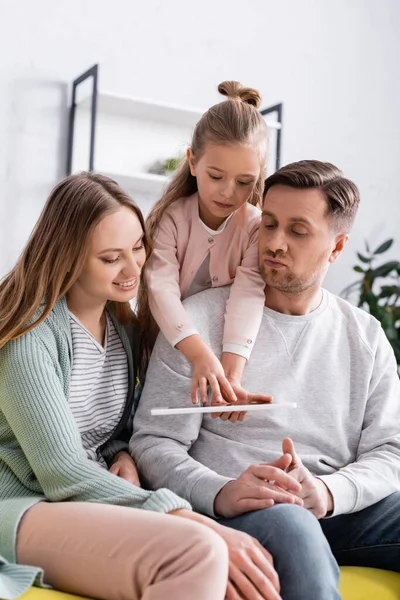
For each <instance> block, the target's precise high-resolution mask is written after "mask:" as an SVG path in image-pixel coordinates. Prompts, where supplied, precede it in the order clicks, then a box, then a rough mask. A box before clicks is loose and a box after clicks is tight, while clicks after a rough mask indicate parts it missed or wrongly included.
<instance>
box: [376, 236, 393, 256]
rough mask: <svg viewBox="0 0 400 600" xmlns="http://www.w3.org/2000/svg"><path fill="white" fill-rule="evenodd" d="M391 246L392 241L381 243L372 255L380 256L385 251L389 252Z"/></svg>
mask: <svg viewBox="0 0 400 600" xmlns="http://www.w3.org/2000/svg"><path fill="white" fill-rule="evenodd" d="M392 244H393V239H390V240H386V242H383V244H381V245H380V246H378V248H377V249H376V250H374V252H373V254H382V253H383V252H386V250H389V248H390V246H391V245H392Z"/></svg>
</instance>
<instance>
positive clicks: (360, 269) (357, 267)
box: [353, 265, 365, 273]
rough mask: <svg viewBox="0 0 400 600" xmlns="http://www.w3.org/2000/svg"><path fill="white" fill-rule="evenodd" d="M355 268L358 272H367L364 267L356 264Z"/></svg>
mask: <svg viewBox="0 0 400 600" xmlns="http://www.w3.org/2000/svg"><path fill="white" fill-rule="evenodd" d="M353 270H354V271H356V273H365V271H364V269H362V268H361V267H359V266H358V265H356V266H355V267H353Z"/></svg>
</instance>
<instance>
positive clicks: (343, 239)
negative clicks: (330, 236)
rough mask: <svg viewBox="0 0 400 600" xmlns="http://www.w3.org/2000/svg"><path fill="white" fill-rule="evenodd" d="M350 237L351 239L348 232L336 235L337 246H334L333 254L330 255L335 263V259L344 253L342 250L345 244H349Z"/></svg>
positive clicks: (331, 260)
mask: <svg viewBox="0 0 400 600" xmlns="http://www.w3.org/2000/svg"><path fill="white" fill-rule="evenodd" d="M348 239H349V235H348V233H341V234H339V235H337V236H336V239H335V247H334V248H333V250H332V252H331V255H330V257H329V262H330V263H334V262H335V260H337V259H338V258H339V256H340V255H341V254H342V252H343V250H344V247H345V245H346V244H347V241H348Z"/></svg>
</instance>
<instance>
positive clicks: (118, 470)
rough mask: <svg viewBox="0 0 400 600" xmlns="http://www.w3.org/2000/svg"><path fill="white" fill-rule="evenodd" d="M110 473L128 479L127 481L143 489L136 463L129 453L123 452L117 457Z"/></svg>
mask: <svg viewBox="0 0 400 600" xmlns="http://www.w3.org/2000/svg"><path fill="white" fill-rule="evenodd" d="M110 473H113V474H114V475H117V477H121V478H122V479H126V481H129V483H132V484H133V485H137V486H138V487H141V486H140V480H139V475H138V472H137V469H136V465H135V461H134V460H133V458H132V457H131V455H130V454H128V452H125V451H122V452H118V454H116V455H115V457H114V460H113V462H112V464H111V467H110Z"/></svg>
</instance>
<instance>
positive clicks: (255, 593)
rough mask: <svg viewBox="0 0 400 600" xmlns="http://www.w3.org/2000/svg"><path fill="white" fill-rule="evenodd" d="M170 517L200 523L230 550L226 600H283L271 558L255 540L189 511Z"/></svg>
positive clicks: (175, 513) (175, 512)
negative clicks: (219, 538) (212, 531)
mask: <svg viewBox="0 0 400 600" xmlns="http://www.w3.org/2000/svg"><path fill="white" fill-rule="evenodd" d="M170 514H173V515H176V516H179V517H183V518H186V519H191V520H193V521H197V522H198V523H202V524H203V525H205V526H206V527H210V528H211V529H213V530H214V531H216V532H217V533H218V534H219V535H220V536H221V537H222V539H223V540H224V541H225V542H226V545H227V546H228V551H229V577H228V586H227V590H226V600H243V598H246V600H282V599H281V596H280V594H279V591H280V585H279V578H278V574H277V572H276V571H275V569H274V566H273V560H272V557H271V555H270V553H269V552H267V550H265V549H264V548H263V547H262V546H261V544H260V543H259V542H258V541H257V540H255V539H254V538H252V537H251V536H250V535H248V534H247V533H243V532H242V531H237V530H236V529H231V528H230V527H225V526H224V525H220V524H219V523H216V522H215V521H213V520H212V519H209V518H208V517H205V516H203V515H199V514H197V513H195V512H192V511H189V510H184V509H179V510H175V511H172V512H171V513H170Z"/></svg>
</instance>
